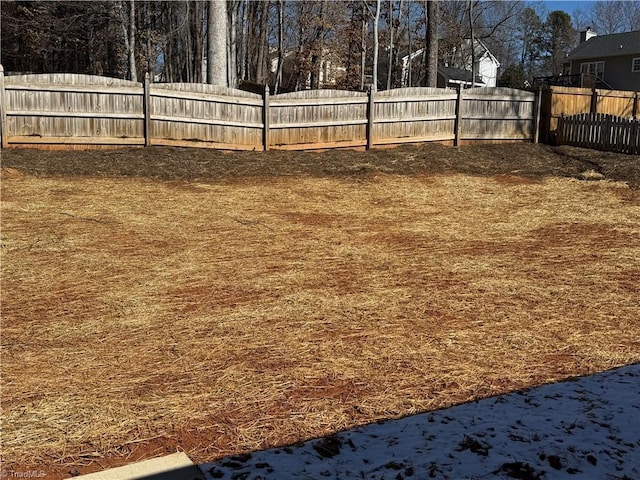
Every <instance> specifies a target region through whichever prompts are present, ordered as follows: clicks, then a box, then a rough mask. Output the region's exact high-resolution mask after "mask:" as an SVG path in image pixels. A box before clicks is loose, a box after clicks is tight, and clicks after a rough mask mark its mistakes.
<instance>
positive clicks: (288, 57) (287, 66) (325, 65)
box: [269, 49, 347, 91]
mask: <svg viewBox="0 0 640 480" xmlns="http://www.w3.org/2000/svg"><path fill="white" fill-rule="evenodd" d="M298 54H299V52H297V51H295V50H287V51H286V52H284V58H283V62H282V85H281V88H282V90H283V91H293V90H295V89H296V86H297V87H298V89H302V90H305V89H309V88H311V83H312V73H311V71H309V70H310V68H308V69H307V71H304V72H301V74H300V76H299V77H298V75H297V69H296V63H297V62H298V61H299V59H298ZM305 60H307V62H303V63H306V64H310V62H311V58H306V59H305ZM269 70H270V74H271V78H270V83H271V84H274V83H275V78H276V74H277V72H278V52H277V50H276V49H273V50H272V51H271V52H270V54H269ZM346 70H347V69H346V68H345V67H344V66H343V65H342V62H341V61H340V58H339V55H337V54H336V53H335V52H332V51H330V50H328V49H323V50H322V58H321V59H320V68H319V69H318V74H319V77H318V88H335V87H336V85H337V83H338V80H339V79H340V78H341V77H343V76H344V75H345V74H346ZM296 82H297V83H298V85H296Z"/></svg>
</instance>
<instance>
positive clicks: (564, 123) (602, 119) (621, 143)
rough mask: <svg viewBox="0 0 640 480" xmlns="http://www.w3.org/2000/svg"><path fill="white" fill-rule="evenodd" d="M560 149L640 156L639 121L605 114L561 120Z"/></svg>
mask: <svg viewBox="0 0 640 480" xmlns="http://www.w3.org/2000/svg"><path fill="white" fill-rule="evenodd" d="M558 142H559V143H560V144H561V145H572V146H575V147H585V148H592V149H596V150H604V151H608V152H619V153H629V154H634V155H640V121H638V120H636V119H633V118H629V117H619V116H616V115H606V114H603V113H581V114H578V115H571V116H569V117H560V119H559V120H558Z"/></svg>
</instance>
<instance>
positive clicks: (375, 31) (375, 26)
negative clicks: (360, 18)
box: [371, 0, 380, 90]
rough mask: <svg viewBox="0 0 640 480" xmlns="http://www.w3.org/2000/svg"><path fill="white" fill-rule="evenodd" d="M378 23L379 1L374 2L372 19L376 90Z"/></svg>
mask: <svg viewBox="0 0 640 480" xmlns="http://www.w3.org/2000/svg"><path fill="white" fill-rule="evenodd" d="M379 21H380V0H376V13H375V15H374V18H373V72H372V73H373V75H372V76H373V78H372V81H371V83H372V85H373V89H374V90H377V89H378V22H379Z"/></svg>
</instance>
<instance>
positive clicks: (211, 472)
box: [201, 363, 640, 480]
mask: <svg viewBox="0 0 640 480" xmlns="http://www.w3.org/2000/svg"><path fill="white" fill-rule="evenodd" d="M201 468H202V470H203V471H204V472H205V475H206V477H207V479H208V480H214V479H220V478H223V479H238V480H258V479H263V480H266V479H277V480H285V479H294V478H295V479H320V480H322V479H377V480H381V479H397V480H402V479H414V478H415V479H429V478H438V479H456V480H458V479H487V478H517V479H522V480H529V479H545V480H550V479H566V478H580V479H598V480H608V479H611V480H614V479H625V480H631V479H640V363H639V364H634V365H628V366H625V367H622V368H618V369H616V370H611V371H607V372H603V373H600V374H596V375H592V376H589V377H581V378H576V379H572V380H569V381H566V382H562V383H556V384H551V385H544V386H541V387H537V388H534V389H531V390H528V391H524V392H517V393H511V394H506V395H500V396H498V397H492V398H487V399H483V400H480V401H477V402H473V403H469V404H464V405H458V406H455V407H451V408H448V409H445V410H440V411H436V412H430V413H424V414H419V415H415V416H411V417H406V418H403V419H400V420H390V421H386V422H382V423H378V424H372V425H367V426H364V427H360V428H356V429H354V430H349V431H345V432H341V433H338V434H335V435H332V436H330V437H326V438H322V439H316V440H310V441H308V442H306V443H303V444H300V445H296V446H290V447H283V448H276V449H272V450H266V451H261V452H256V453H253V454H247V455H236V456H233V457H228V458H224V459H221V460H218V461H217V462H213V463H208V464H205V465H201Z"/></svg>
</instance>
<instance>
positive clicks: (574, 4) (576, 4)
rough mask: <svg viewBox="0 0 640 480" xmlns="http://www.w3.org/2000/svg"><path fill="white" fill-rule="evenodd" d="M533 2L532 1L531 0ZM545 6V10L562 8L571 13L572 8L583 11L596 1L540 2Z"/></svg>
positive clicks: (549, 0) (558, 0)
mask: <svg viewBox="0 0 640 480" xmlns="http://www.w3.org/2000/svg"><path fill="white" fill-rule="evenodd" d="M532 3H534V2H532ZM542 3H543V4H544V5H545V6H546V7H547V10H549V11H550V12H552V11H553V10H563V11H565V12H567V13H568V14H571V13H572V12H573V11H574V10H576V9H578V8H579V9H580V10H583V11H585V12H586V11H588V10H590V9H591V5H592V4H594V3H596V2H592V1H582V2H581V1H576V0H573V1H563V0H545V1H543V2H542Z"/></svg>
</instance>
